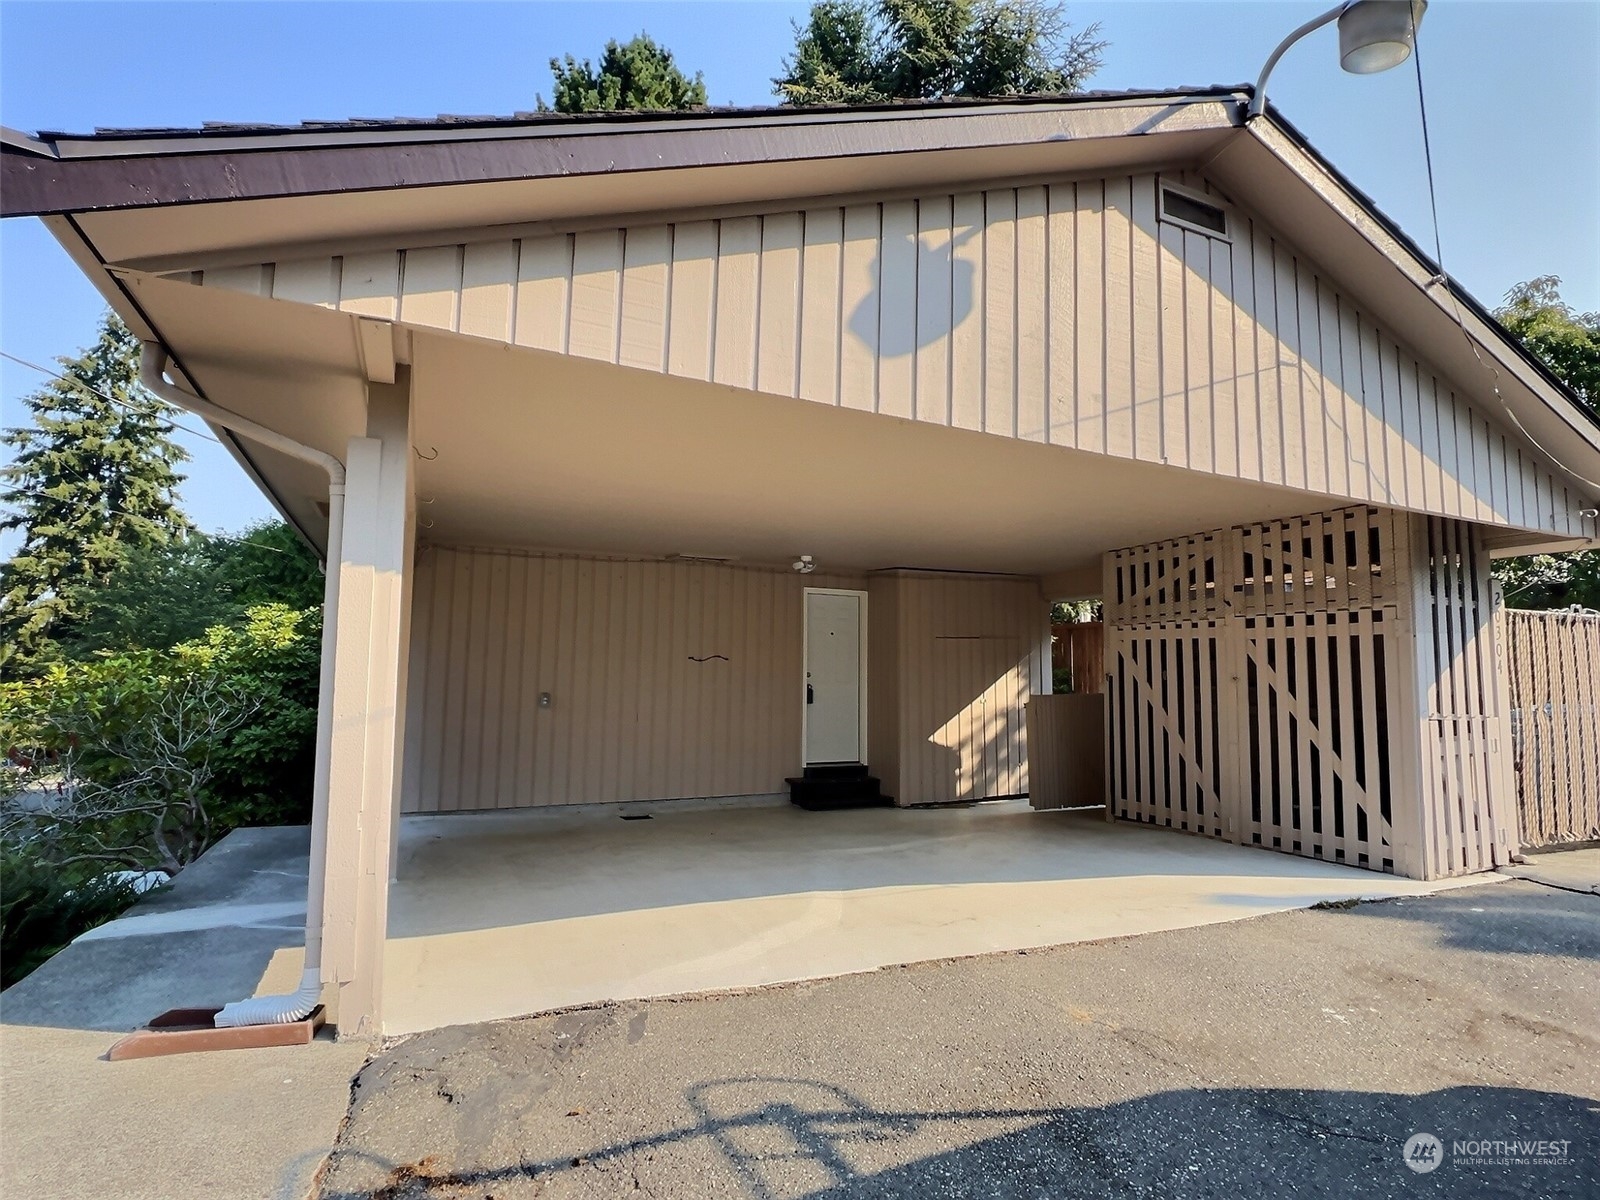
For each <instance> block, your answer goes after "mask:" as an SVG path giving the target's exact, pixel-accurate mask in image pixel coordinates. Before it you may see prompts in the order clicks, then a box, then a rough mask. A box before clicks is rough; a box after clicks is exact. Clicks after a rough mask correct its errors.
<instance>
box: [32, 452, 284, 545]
mask: <svg viewBox="0 0 1600 1200" xmlns="http://www.w3.org/2000/svg"><path fill="white" fill-rule="evenodd" d="M68 470H71V468H70V467H69V468H68ZM74 473H76V472H74ZM78 478H79V479H82V480H83V481H84V482H85V483H96V482H97V481H96V480H92V479H88V478H85V477H84V476H82V475H79V476H78ZM101 486H104V485H101ZM11 495H13V496H26V497H30V498H32V499H35V500H41V499H42V500H53V499H56V498H57V497H54V496H51V495H50V494H49V493H48V492H46V491H43V490H41V489H39V488H13V489H11ZM104 508H105V511H106V512H108V513H115V514H117V515H118V516H121V517H127V518H128V519H129V520H133V521H144V522H145V523H146V524H150V525H159V524H160V522H159V521H157V520H156V518H154V517H151V516H146V515H145V514H143V513H136V512H129V511H128V510H127V509H125V508H118V507H116V505H113V504H107V505H105V506H104ZM197 532H199V534H200V536H201V537H205V538H215V537H218V536H220V537H224V538H227V539H228V541H230V542H236V543H238V544H239V545H241V546H254V547H255V548H256V549H257V550H270V551H271V552H272V553H273V554H285V555H287V554H289V553H291V552H290V551H288V550H281V549H279V548H278V547H277V546H269V545H267V544H266V543H265V542H255V541H251V540H250V539H249V538H236V537H229V536H228V535H227V534H225V533H224V534H221V535H218V534H210V533H206V532H205V531H204V530H199V531H197Z"/></svg>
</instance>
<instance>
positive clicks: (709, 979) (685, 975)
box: [285, 800, 1462, 1034]
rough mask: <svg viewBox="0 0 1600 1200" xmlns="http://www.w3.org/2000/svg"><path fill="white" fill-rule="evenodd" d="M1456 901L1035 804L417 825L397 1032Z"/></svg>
mask: <svg viewBox="0 0 1600 1200" xmlns="http://www.w3.org/2000/svg"><path fill="white" fill-rule="evenodd" d="M619 810H620V813H619ZM646 815H648V816H649V818H650V819H648V820H639V819H635V820H624V819H621V817H623V816H627V817H634V818H638V817H642V816H646ZM1461 882H1462V881H1460V880H1443V881H1440V882H1436V883H1420V882H1418V881H1416V880H1412V879H1402V878H1399V877H1398V876H1394V875H1383V874H1379V873H1378V872H1375V871H1363V870H1358V869H1356V868H1354V867H1346V866H1341V865H1338V864H1334V863H1326V862H1319V861H1316V860H1314V859H1309V858H1299V857H1296V856H1294V855H1290V854H1274V853H1271V852H1269V851H1265V850H1259V849H1253V848H1250V847H1245V846H1234V845H1230V844H1228V843H1225V842H1221V841H1218V840H1216V839H1213V838H1204V837H1195V836H1192V835H1189V834H1183V833H1178V832H1175V831H1173V830H1170V829H1158V828H1155V827H1153V826H1148V825H1143V826H1141V825H1131V824H1129V823H1127V822H1120V821H1119V822H1116V823H1111V822H1108V821H1107V820H1106V819H1105V811H1104V810H1103V809H1094V810H1083V811H1076V812H1035V811H1033V810H1032V809H1030V808H1029V807H1028V804H1027V802H1026V801H1023V800H1012V801H998V802H990V803H985V804H979V805H973V806H968V807H952V808H937V809H899V808H876V809H859V810H854V811H848V812H804V811H802V810H800V809H798V808H795V807H794V806H793V805H790V804H787V803H784V804H780V805H778V806H776V807H737V808H712V809H695V808H684V807H682V806H680V805H675V804H664V805H622V806H617V805H606V806H594V807H590V808H573V809H548V810H543V811H540V810H531V811H530V810H522V811H515V812H503V813H466V814H460V815H451V816H426V817H410V818H407V819H406V821H405V823H404V826H403V828H402V831H401V834H400V862H399V880H398V881H397V882H396V883H395V884H394V885H393V888H392V891H391V894H390V902H389V939H388V944H387V946H386V948H385V961H384V1029H385V1031H386V1032H388V1033H391V1034H401V1033H415V1032H419V1031H421V1030H425V1029H435V1028H438V1027H439V1026H441V1025H456V1024H463V1023H467V1022H472V1021H486V1020H492V1019H495V1018H499V1017H513V1016H520V1015H523V1014H525V1013H534V1012H544V1011H547V1010H549V1009H553V1008H565V1007H569V1006H571V1005H575V1004H593V1003H597V1002H600V1001H605V1000H633V999H645V998H648V997H652V996H667V995H674V994H680V993H693V992H709V991H718V990H723V989H728V988H748V987H758V986H761V985H764V984H769V983H783V982H791V981H796V980H801V979H817V978H824V977H828V976H833V975H843V974H846V973H848V972H851V971H871V970H875V969H877V968H879V967H884V966H890V965H894V964H898V963H909V962H918V961H922V960H928V959H943V958H957V957H960V956H963V955H970V954H989V953H993V952H994V951H997V950H1023V949H1029V948H1033V947H1038V946H1056V945H1061V944H1063V943H1065V942H1078V941H1090V940H1093V939H1097V938H1107V937H1119V936H1123V935H1127V934H1134V933H1147V932H1150V931H1152V930H1159V929H1181V928H1185V927H1188V926H1193V925H1205V924H1210V923H1212V922H1216V921H1234V920H1238V919H1239V918H1241V917H1252V916H1258V915H1260V914H1263V913H1269V912H1281V911H1283V910H1285V909H1291V908H1305V907H1309V906H1310V905H1312V904H1316V903H1318V902H1320V901H1326V900H1340V899H1348V898H1353V897H1378V896H1412V895H1420V894H1423V893H1428V892H1433V891H1437V890H1440V889H1442V888H1449V887H1455V886H1459V885H1460V883H1461ZM288 973H289V972H288V969H287V964H286V967H285V974H288Z"/></svg>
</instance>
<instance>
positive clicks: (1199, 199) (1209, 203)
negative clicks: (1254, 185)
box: [1161, 183, 1228, 238]
mask: <svg viewBox="0 0 1600 1200" xmlns="http://www.w3.org/2000/svg"><path fill="white" fill-rule="evenodd" d="M1161 219H1162V220H1163V221H1167V222H1169V223H1171V224H1173V225H1181V226H1183V227H1184V228H1185V229H1192V230H1194V232H1196V233H1203V234H1205V235H1206V236H1207V237H1220V238H1226V237H1227V236H1228V210H1227V209H1225V208H1223V207H1222V206H1221V205H1219V204H1217V203H1215V202H1214V201H1213V200H1211V199H1210V197H1208V196H1206V195H1204V194H1203V193H1200V192H1193V191H1190V190H1189V189H1188V188H1180V187H1175V186H1174V185H1172V184H1170V183H1163V184H1162V185H1161Z"/></svg>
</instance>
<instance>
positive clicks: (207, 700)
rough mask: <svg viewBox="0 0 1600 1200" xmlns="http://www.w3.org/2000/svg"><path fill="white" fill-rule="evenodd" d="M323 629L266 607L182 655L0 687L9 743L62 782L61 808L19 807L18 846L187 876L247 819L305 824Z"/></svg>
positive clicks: (134, 654)
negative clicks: (185, 872)
mask: <svg viewBox="0 0 1600 1200" xmlns="http://www.w3.org/2000/svg"><path fill="white" fill-rule="evenodd" d="M318 625H319V622H318V616H317V613H316V612H315V611H314V610H312V611H307V612H297V611H295V610H293V609H289V608H286V607H284V606H283V605H264V606H260V607H257V608H252V609H250V610H248V612H247V614H246V620H245V621H244V623H243V624H242V625H241V626H240V627H238V628H231V627H220V626H219V627H217V628H213V629H211V630H209V631H208V632H207V633H206V635H205V637H203V638H200V639H197V640H194V641H190V642H184V643H180V644H179V645H177V646H174V647H173V648H172V649H170V650H165V651H160V650H132V651H125V652H123V653H120V654H103V655H100V656H97V657H96V658H94V659H91V660H89V661H87V662H78V663H56V664H53V665H52V666H51V667H50V668H49V669H48V670H47V671H46V673H45V674H44V675H42V676H40V677H38V678H35V679H31V680H26V681H21V682H13V683H8V684H4V685H0V741H3V743H4V745H6V746H7V747H8V748H11V749H13V751H14V755H13V756H14V757H15V758H17V759H19V760H21V761H23V762H25V763H27V764H28V768H27V769H28V770H29V771H31V772H33V773H34V774H36V775H45V774H48V773H51V772H54V773H56V775H58V776H59V777H60V780H61V787H60V789H59V796H58V799H57V800H56V801H55V802H53V803H52V804H50V805H48V806H45V807H44V808H42V809H34V810H27V809H24V808H22V807H19V806H10V807H8V808H7V810H6V812H5V814H4V820H5V834H6V840H7V841H8V842H9V843H10V844H11V845H13V846H16V845H22V844H27V845H29V846H30V847H32V848H33V849H34V850H35V851H37V852H38V853H39V854H40V855H41V856H42V857H44V858H46V859H47V860H49V861H52V862H54V863H56V864H57V865H60V866H71V865H74V864H77V863H84V862H96V863H100V864H103V865H104V866H111V865H118V866H126V867H133V868H146V867H158V868H160V869H163V870H167V871H177V870H179V869H181V868H182V867H183V866H184V865H186V864H187V863H189V862H191V861H193V860H194V858H195V857H197V856H198V855H199V854H200V853H201V852H203V851H204V850H205V849H206V847H207V846H209V845H211V844H212V843H213V842H214V841H216V839H217V838H219V837H221V836H222V835H223V834H224V833H226V832H227V831H228V830H229V829H231V828H234V827H235V826H238V825H248V824H267V823H281V822H285V821H300V820H304V819H305V818H306V815H307V814H308V813H309V810H310V792H311V769H312V761H313V756H314V739H315V729H316V708H315V705H316V677H317V662H318V636H319V633H320V630H319V628H318Z"/></svg>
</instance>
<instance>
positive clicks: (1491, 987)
mask: <svg viewBox="0 0 1600 1200" xmlns="http://www.w3.org/2000/svg"><path fill="white" fill-rule="evenodd" d="M1577 861H1578V860H1575V859H1570V858H1569V859H1567V860H1566V861H1565V863H1564V867H1565V868H1567V869H1571V868H1572V867H1573V866H1574V864H1575V863H1576V862H1577ZM1585 869H1586V870H1587V871H1588V872H1589V873H1595V872H1597V871H1600V854H1597V855H1595V856H1594V857H1591V858H1590V859H1589V860H1588V865H1587V867H1586V868H1585ZM1597 1097H1600V897H1596V896H1593V895H1586V894H1581V893H1580V892H1577V891H1570V890H1559V889H1555V888H1550V887H1546V886H1542V885H1539V884H1536V883H1532V882H1524V881H1509V882H1502V883H1499V884H1497V885H1495V886H1478V887H1469V888H1463V889H1460V890H1457V891H1453V892H1450V893H1446V894H1440V895H1435V896H1429V897H1423V898H1410V899H1399V900H1390V901H1385V902H1380V903H1370V904H1361V905H1358V906H1354V907H1340V908H1330V909H1322V910H1302V911H1296V912H1288V913H1281V914H1277V915H1270V916H1264V917H1260V918H1256V919H1252V920H1245V921H1238V922H1234V923H1231V924H1217V925H1208V926H1204V927H1199V928H1192V929H1184V930H1174V931H1168V932H1158V933H1150V934H1146V935H1144V936H1140V937H1130V938H1119V939H1114V940H1110V941H1104V942H1096V943H1090V944H1080V945H1069V946H1064V947H1059V948H1055V949H1048V950H1036V951H1028V952H1014V953H1004V954H996V955H990V956H986V957H981V958H972V959H965V960H962V961H958V962H946V963H924V964H920V965H916V966H911V967H897V968H889V969H884V970H880V971H876V972H873V973H870V974H859V975H851V976H845V977H842V978H836V979H831V980H825V981H819V982H809V983H800V984H793V985H786V986H778V987H772V988H766V989H763V990H759V991H754V992H749V993H746V994H739V995H720V996H712V997H705V998H700V999H688V1000H656V1001H641V1002H632V1003H622V1004H611V1005H604V1006H599V1007H593V1008H584V1009H577V1010H573V1011H569V1012H565V1013H560V1014H554V1015H547V1016H541V1017H536V1018H529V1019H524V1020H518V1021H504V1022H496V1023H489V1024H483V1025H477V1026H463V1027H457V1028H451V1029H444V1030H439V1031H436V1032H433V1033H430V1034H423V1035H419V1036H416V1037H412V1038H409V1039H404V1040H402V1041H401V1042H400V1043H399V1044H398V1045H395V1046H393V1047H391V1048H390V1049H389V1050H388V1051H387V1052H385V1053H384V1054H382V1055H381V1056H380V1057H379V1058H377V1059H376V1060H375V1061H374V1062H373V1063H372V1064H371V1065H370V1066H368V1067H367V1068H366V1070H365V1071H364V1072H363V1073H362V1074H361V1076H360V1077H359V1079H358V1082H357V1087H356V1089H355V1092H354V1103H353V1107H352V1110H351V1114H350V1119H349V1121H348V1123H347V1125H346V1127H345V1129H344V1131H343V1132H342V1134H341V1136H340V1140H339V1146H338V1149H337V1150H336V1152H335V1154H334V1157H333V1159H332V1160H331V1163H330V1166H329V1168H328V1170H327V1171H326V1172H325V1175H324V1178H323V1189H322V1192H321V1195H322V1196H323V1197H324V1200H334V1198H338V1200H347V1198H348V1200H354V1198H355V1197H365V1196H371V1195H382V1196H383V1197H385V1198H386V1200H416V1198H421V1197H430V1198H437V1197H449V1198H458V1197H460V1198H464V1197H469V1196H470V1197H474V1198H483V1197H494V1198H496V1200H517V1198H521V1197H533V1196H538V1197H540V1198H541V1200H555V1198H566V1197H615V1196H633V1195H637V1196H646V1197H650V1196H654V1197H671V1198H676V1197H697V1198H698V1197H708V1198H709V1197H724V1196H726V1197H757V1198H759V1200H791V1198H795V1200H798V1198H808V1200H821V1198H823V1197H841V1198H842V1197H916V1198H917V1200H932V1198H937V1197H980V1196H981V1197H985V1198H990V1197H1005V1198H1021V1197H1027V1198H1038V1200H1044V1198H1046V1197H1049V1198H1051V1200H1059V1198H1060V1197H1068V1196H1085V1197H1088V1196H1109V1195H1130V1196H1132V1195H1158V1196H1184V1197H1190V1196H1217V1197H1227V1198H1228V1200H1238V1197H1241V1196H1259V1195H1297V1196H1326V1197H1339V1198H1341V1200H1342V1198H1345V1197H1353V1196H1363V1197H1384V1196H1409V1195H1415V1194H1430V1195H1452V1196H1478V1195H1483V1196H1489V1195H1493V1196H1527V1197H1566V1196H1571V1197H1593V1196H1596V1195H1600V1100H1597ZM1415 1134H1432V1135H1436V1136H1437V1138H1439V1139H1440V1141H1441V1143H1442V1144H1441V1146H1440V1148H1439V1150H1438V1151H1437V1152H1436V1153H1435V1154H1434V1156H1432V1157H1430V1155H1429V1152H1428V1145H1429V1143H1422V1148H1421V1150H1419V1151H1417V1153H1416V1157H1415V1158H1414V1159H1413V1161H1414V1162H1415V1163H1416V1165H1418V1166H1424V1167H1425V1166H1428V1165H1429V1164H1430V1163H1434V1162H1440V1163H1441V1165H1437V1166H1436V1167H1435V1168H1434V1169H1433V1170H1431V1171H1429V1172H1427V1173H1420V1172H1417V1171H1414V1170H1412V1169H1411V1168H1410V1167H1408V1166H1407V1165H1406V1163H1405V1161H1404V1160H1403V1156H1402V1150H1403V1147H1404V1146H1405V1144H1406V1142H1407V1140H1408V1139H1410V1138H1411V1137H1412V1136H1413V1135H1415ZM1508 1140H1527V1141H1543V1142H1547V1143H1558V1144H1559V1145H1560V1152H1559V1153H1558V1154H1549V1155H1546V1156H1545V1157H1547V1158H1549V1159H1551V1160H1552V1161H1540V1162H1509V1161H1504V1158H1505V1155H1504V1154H1503V1153H1500V1152H1498V1151H1497V1150H1496V1148H1495V1147H1494V1146H1493V1145H1487V1146H1483V1147H1478V1148H1479V1149H1481V1150H1482V1151H1483V1152H1482V1153H1481V1154H1480V1155H1478V1156H1477V1157H1478V1158H1480V1159H1484V1160H1486V1161H1471V1157H1472V1156H1469V1155H1467V1154H1464V1153H1457V1148H1456V1145H1455V1144H1456V1143H1457V1142H1462V1143H1472V1144H1473V1145H1474V1146H1477V1144H1478V1143H1494V1142H1496V1141H1499V1142H1505V1141H1508ZM1545 1149H1546V1150H1553V1149H1554V1147H1550V1146H1547V1147H1545ZM1441 1160H1442V1161H1441Z"/></svg>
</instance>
